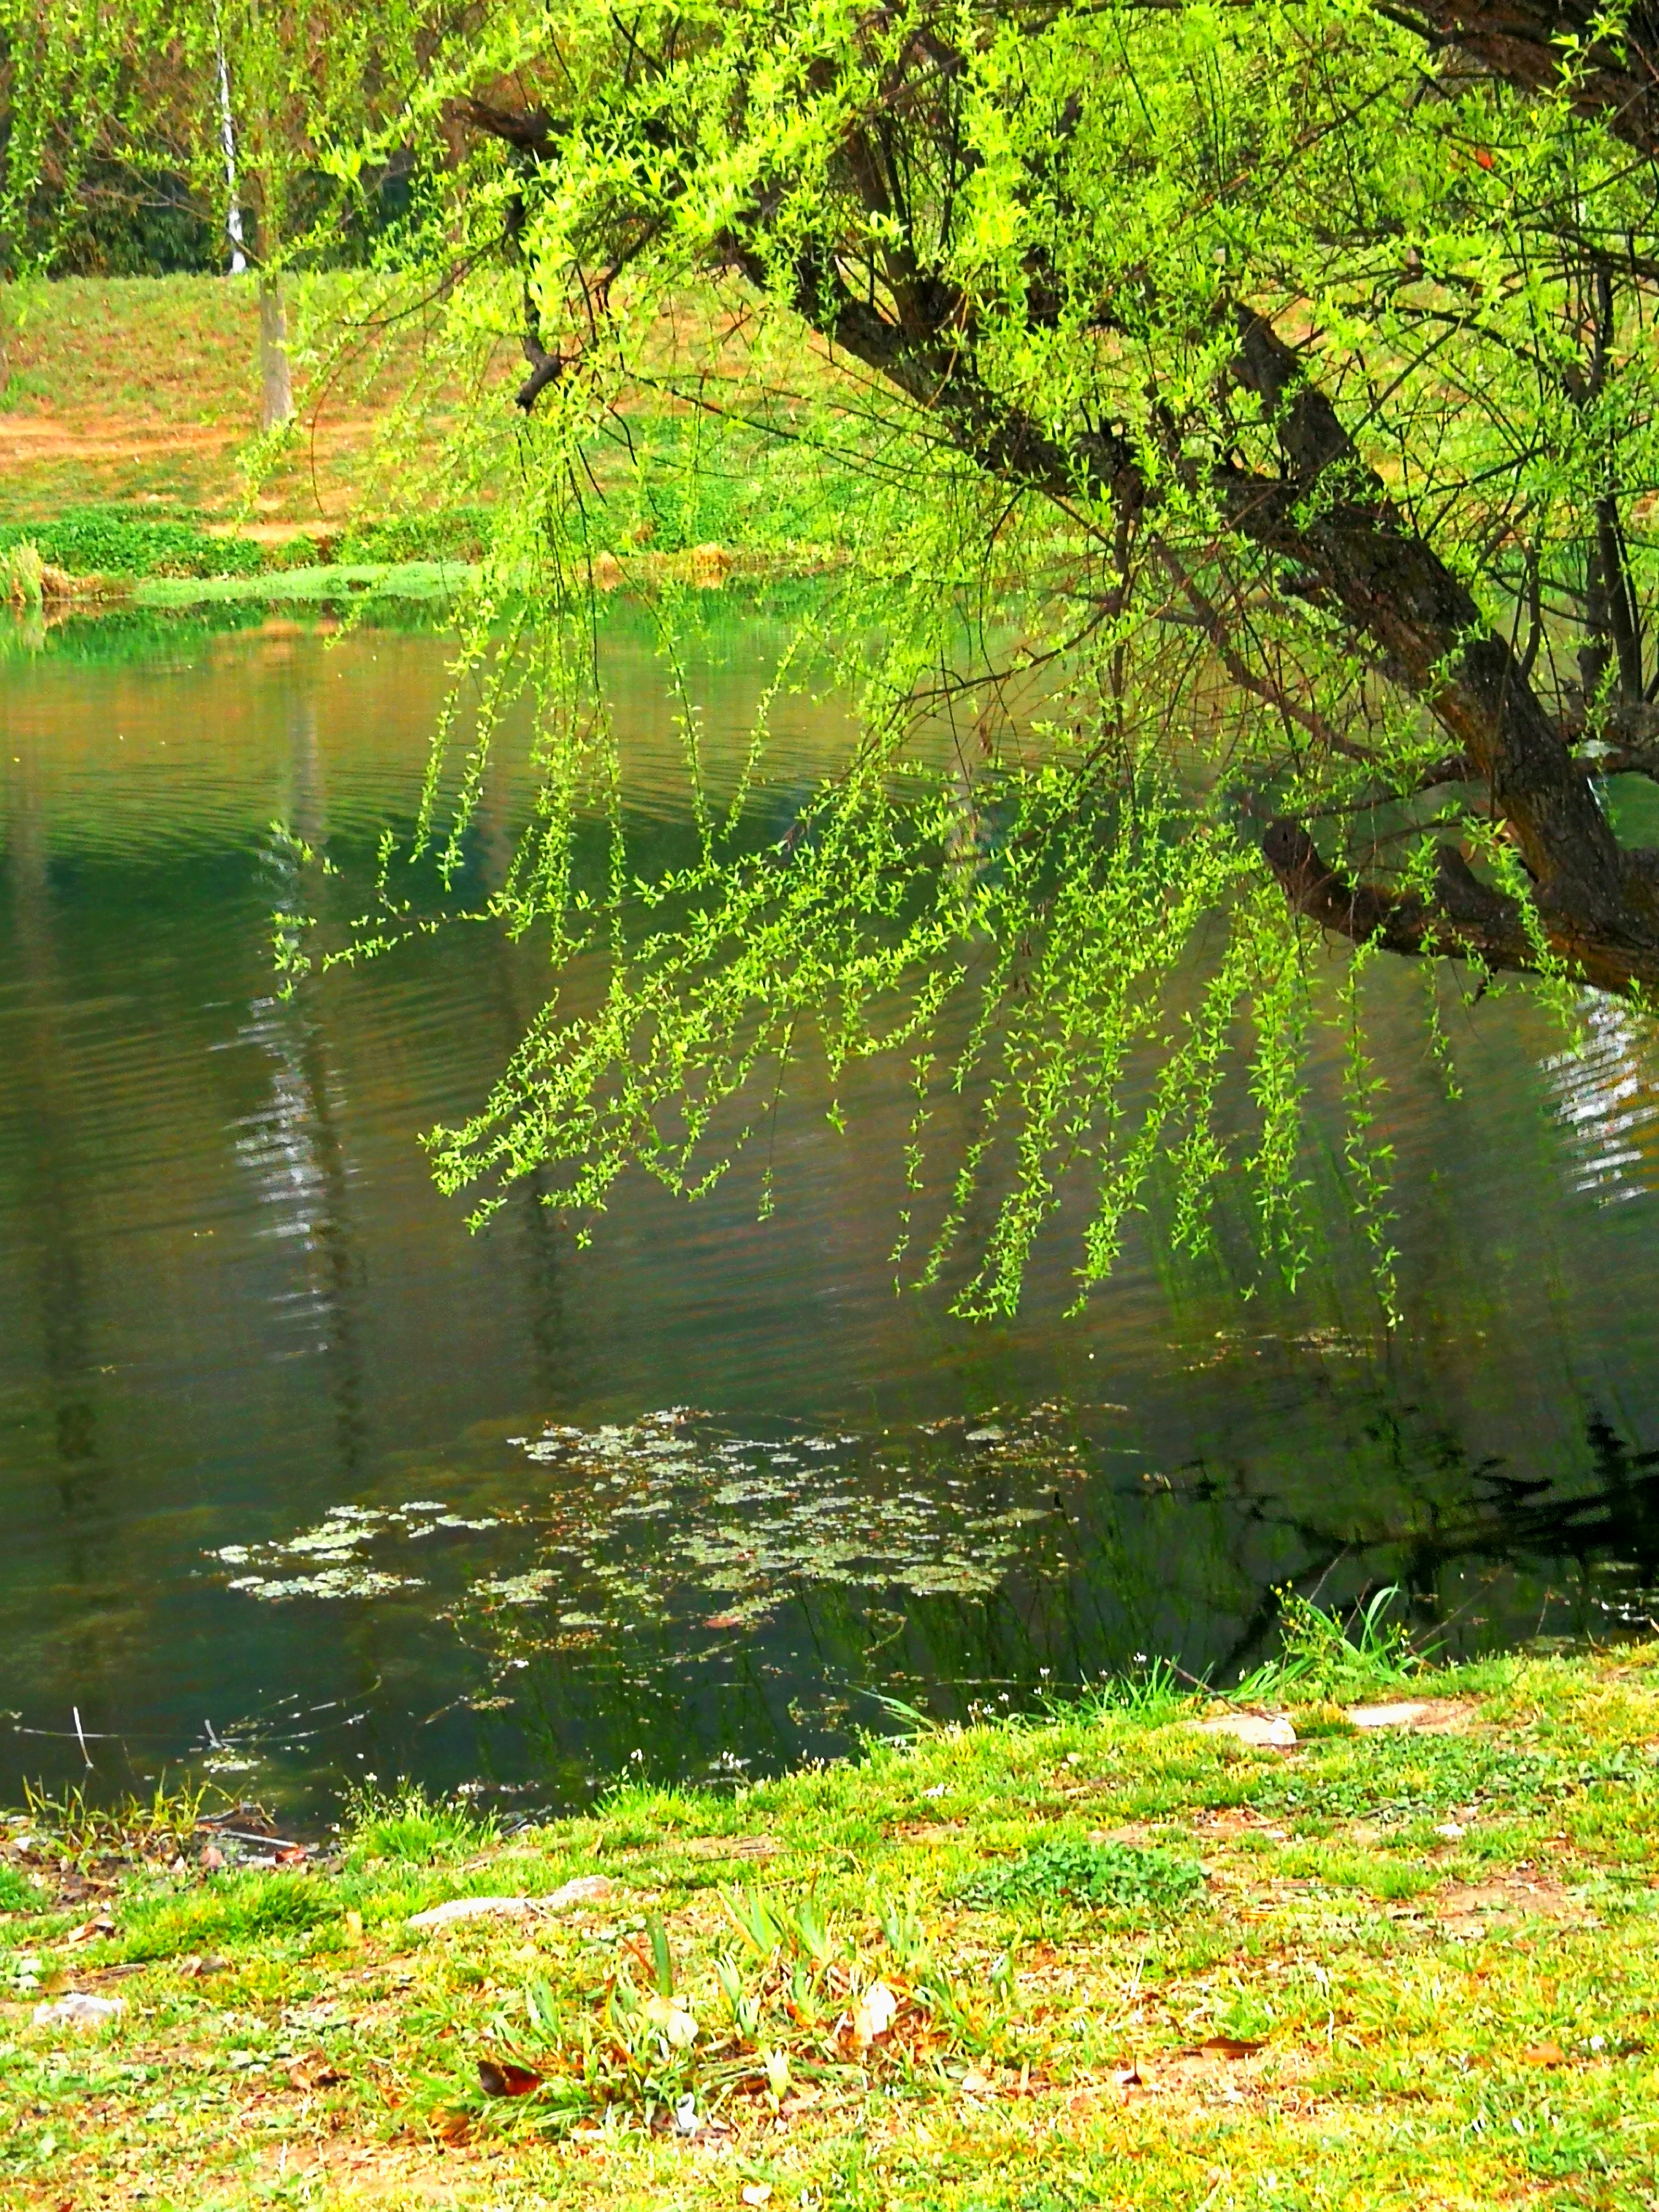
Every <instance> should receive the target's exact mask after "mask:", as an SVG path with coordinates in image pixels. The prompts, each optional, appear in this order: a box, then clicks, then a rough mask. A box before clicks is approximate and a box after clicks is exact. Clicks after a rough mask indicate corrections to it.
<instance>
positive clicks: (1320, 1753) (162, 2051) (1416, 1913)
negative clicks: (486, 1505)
mask: <svg viewBox="0 0 1659 2212" xmlns="http://www.w3.org/2000/svg"><path fill="white" fill-rule="evenodd" d="M1656 1656H1659V1647H1652V1646H1650V1647H1644V1648H1641V1649H1635V1650H1625V1651H1622V1652H1619V1653H1616V1654H1605V1655H1601V1656H1594V1657H1586V1658H1581V1659H1573V1660H1568V1661H1564V1660H1559V1659H1557V1660H1550V1661H1547V1662H1540V1661H1527V1660H1506V1661H1501V1662H1486V1663H1484V1664H1482V1665H1480V1666H1479V1667H1476V1668H1465V1669H1462V1670H1456V1671H1448V1672H1446V1673H1443V1674H1437V1675H1434V1676H1432V1677H1430V1678H1427V1679H1425V1680H1422V1681H1418V1680H1414V1679H1413V1677H1412V1675H1411V1674H1410V1669H1409V1664H1408V1662H1407V1661H1406V1660H1405V1659H1404V1658H1403V1657H1402V1656H1401V1655H1400V1654H1398V1653H1395V1654H1393V1655H1391V1656H1390V1655H1389V1654H1387V1653H1378V1654H1374V1655H1373V1661H1374V1663H1373V1665H1372V1667H1371V1669H1370V1674H1369V1675H1367V1674H1366V1672H1365V1670H1364V1669H1363V1668H1361V1669H1356V1668H1353V1667H1352V1666H1349V1667H1347V1668H1346V1672H1344V1671H1343V1670H1341V1669H1338V1668H1326V1669H1325V1670H1323V1674H1322V1672H1321V1670H1320V1669H1319V1668H1311V1669H1310V1668H1305V1667H1304V1668H1303V1670H1302V1672H1301V1674H1299V1675H1298V1676H1297V1677H1296V1678H1295V1679H1294V1680H1290V1679H1288V1678H1287V1679H1285V1680H1281V1682H1280V1684H1279V1692H1280V1693H1281V1694H1284V1693H1285V1692H1288V1694H1290V1695H1291V1696H1293V1697H1296V1698H1299V1699H1303V1700H1304V1704H1303V1705H1302V1707H1301V1709H1300V1710H1301V1719H1302V1723H1303V1727H1304V1730H1306V1731H1312V1732H1310V1733H1305V1734H1304V1738H1303V1740H1302V1741H1299V1742H1298V1743H1297V1746H1296V1747H1293V1748H1291V1749H1289V1750H1284V1749H1274V1748H1254V1747H1250V1746H1249V1745H1247V1744H1244V1743H1243V1742H1240V1741H1237V1739H1236V1738H1235V1737H1233V1736H1231V1735H1226V1734H1216V1733H1209V1732H1206V1731H1203V1730H1201V1729H1195V1728H1194V1727H1193V1726H1192V1725H1191V1724H1190V1723H1192V1721H1193V1720H1194V1717H1196V1716H1197V1714H1198V1713H1199V1712H1200V1711H1201V1710H1202V1709H1201V1708H1200V1707H1199V1706H1196V1705H1192V1704H1190V1703H1185V1702H1183V1701H1182V1700H1180V1699H1176V1698H1174V1697H1173V1696H1171V1695H1170V1691H1169V1686H1168V1684H1167V1682H1158V1681H1154V1682H1153V1683H1152V1685H1151V1686H1150V1688H1149V1689H1148V1690H1146V1691H1145V1692H1143V1693H1142V1694H1140V1695H1139V1696H1137V1697H1133V1698H1127V1699H1126V1698H1124V1697H1122V1696H1119V1697H1117V1698H1116V1699H1114V1698H1112V1697H1109V1696H1103V1697H1100V1698H1097V1699H1093V1700H1091V1701H1089V1702H1086V1703H1085V1704H1084V1705H1079V1707H1077V1708H1076V1709H1074V1710H1071V1711H1057V1712H1056V1713H1055V1714H1054V1717H1052V1719H1050V1720H1049V1721H1048V1722H1046V1723H1042V1724H1037V1725H1024V1726H1018V1725H1007V1724H1004V1725H987V1726H982V1727H976V1728H970V1729H963V1730H960V1731H955V1730H953V1731H947V1732H942V1733H939V1734H926V1735H920V1736H918V1737H916V1738H915V1740H913V1741H908V1742H902V1743H884V1744H879V1745H873V1746H872V1747H871V1748H870V1750H869V1753H868V1755H867V1756H866V1758H865V1759H864V1760H863V1761H862V1762H861V1763H860V1764H859V1765H848V1766H839V1767H833V1768H829V1769H820V1770H813V1771H807V1772H804V1773H800V1774H798V1775H795V1776H793V1777H791V1778H787V1779H785V1780H782V1781H780V1782H775V1783H768V1784H762V1785H758V1786H756V1787H753V1788H750V1789H747V1790H741V1791H739V1792H738V1794H737V1795H736V1796H734V1797H729V1798H716V1797H692V1796H684V1795H682V1794H677V1793H672V1792H661V1791H654V1790H647V1789H629V1790H622V1791H619V1792H618V1793H617V1794H616V1795H615V1796H612V1797H611V1798H610V1799H609V1800H608V1801H607V1802H605V1805H604V1807H603V1808H602V1809H601V1810H600V1811H599V1813H598V1814H596V1815H595V1816H594V1817H592V1818H591V1819H586V1820H568V1821H563V1822H560V1823H557V1824H556V1825H553V1826H548V1827H544V1828H542V1829H538V1830H536V1831H533V1832H527V1833H524V1834H520V1835H515V1836H512V1837H503V1836H501V1835H499V1834H497V1833H496V1832H495V1831H494V1830H493V1829H491V1828H490V1826H489V1825H488V1824H483V1823H478V1822H477V1821H475V1820H472V1819H471V1818H470V1817H469V1816H468V1815H467V1814H465V1812H464V1811H463V1810H461V1809H459V1808H454V1807H448V1806H444V1807H437V1806H432V1805H429V1804H428V1803H427V1802H425V1801H424V1800H423V1799H422V1797H421V1796H419V1794H418V1793H407V1794H405V1795H404V1796H400V1797H399V1798H398V1799H396V1800H394V1801H391V1802H382V1803H380V1804H374V1805H365V1806H361V1807H359V1808H357V1809H356V1815H355V1817H354V1819H353V1820H352V1821H351V1822H350V1823H349V1826H348V1827H347V1829H346V1831H345V1832H344V1833H343V1836H342V1837H341V1838H340V1839H339V1842H338V1845H337V1848H333V1847H331V1849H330V1850H329V1851H328V1852H326V1853H325V1854H324V1855H323V1856H322V1857H321V1859H320V1861H313V1862H311V1863H307V1865H306V1866H305V1867H303V1868H279V1869H276V1870H274V1871H263V1872H260V1871H249V1870H246V1869H244V1870H240V1871H239V1870H237V1869H235V1868H234V1867H229V1866H228V1867H227V1868H225V1869H223V1870H222V1871H204V1868H203V1866H202V1864H201V1863H200V1860H199V1859H197V1858H194V1857H192V1856H191V1852H190V1850H188V1849H187V1852H186V1856H185V1858H183V1859H181V1860H179V1861H178V1862H177V1863H172V1862H169V1861H168V1860H167V1858H166V1857H165V1854H166V1853H167V1851H169V1850H171V1849H172V1845H171V1844H170V1843H168V1842H163V1843H161V1844H154V1843H152V1844H149V1845H147V1846H144V1845H141V1847H139V1848H138V1849H137V1852H136V1855H135V1856H134V1857H131V1858H130V1859H129V1861H128V1863H125V1864H124V1865H119V1866H118V1865H116V1864H114V1863H112V1862H111V1861H110V1859H109V1857H108V1852H109V1845H108V1839H107V1838H99V1837H97V1836H95V1835H94V1834H93V1833H91V1832H90V1831H89V1830H88V1825H87V1822H86V1820H85V1819H84V1817H82V1819H81V1820H80V1822H79V1825H78V1826H77V1821H76V1819H75V1818H74V1817H71V1816H70V1814H60V1815H59V1816H58V1834H57V1836H56V1837H55V1838H42V1837H41V1827H42V1820H41V1815H40V1812H39V1810H38V1809H37V1812H36V1814H35V1815H34V1816H33V1820H32V1821H31V1824H30V1826H31V1832H32V1833H33V1834H34V1836H35V1837H36V1838H37V1840H36V1841H35V1842H34V1843H33V1844H32V1845H31V1846H30V1848H29V1849H28V1850H12V1851H10V1852H9V1853H7V1854H5V1855H4V1856H5V1857H6V1858H7V1859H8V1860H9V1861H10V1862H11V1863H14V1864H15V1867H16V1868H17V1869H19V1870H20V1871H21V1872H22V1873H23V1875H24V1879H25V1881H27V1883H28V1884H29V1885H30V1889H29V1890H27V1891H26V1890H23V1889H21V1888H20V1887H17V1886H15V1885H14V1886H13V1887H10V1888H9V1890H8V1891H7V1893H6V1899H7V1901H6V1903H5V1905H4V1907H3V1911H4V1917H3V1918H0V1987H4V1986H6V1985H8V1984H9V1987H10V1989H11V1990H12V1991H13V1992H14V1996H13V1998H12V2001H11V2002H9V2003H8V2004H6V2005H5V2006H4V2007H3V2008H0V2189H3V2190H5V2191H9V2195H8V2196H7V2199H6V2201H8V2202H13V2203H20V2204H35V2203H38V2204H41V2205H46V2204H52V2205H58V2204H62V2203H72V2204H74V2205H75V2206H76V2207H77V2208H90V2207H96V2206H104V2205H126V2204H136V2203H140V2202H146V2203H166V2204H167V2205H170V2206H171V2205H177V2206H179V2207H196V2206H204V2207H205V2206H208V2205H214V2206H222V2207H228V2208H242V2207H245V2206H246V2207H251V2206H253V2205H256V2204H264V2203H296V2204H299V2203H305V2204H324V2203H327V2204H335V2203H341V2204H345V2203H351V2204H356V2203H376V2204H386V2205H403V2204H407V2203H416V2202H422V2203H427V2202H433V2203H454V2204H456V2205H477V2206H478V2207H480V2208H483V2207H484V2206H486V2205H489V2206H498V2205H507V2204H512V2205H526V2206H528V2205H532V2204H537V2205H539V2204H547V2205H573V2206H574V2205H581V2206H584V2207H588V2206H592V2207H603V2208H611V2207H615V2208H617V2212H622V2208H630V2209H631V2208H642V2207H645V2206H664V2205H674V2206H678V2207H684V2208H687V2212H693V2208H702V2207H705V2206H707V2207H715V2206H720V2207H728V2206H736V2205H739V2204H750V2205H759V2204H771V2205H775V2206H782V2205H789V2206H793V2205H797V2204H799V2205H801V2206H803V2207H809V2208H812V2207H824V2208H828V2207H831V2206H842V2207H848V2208H860V2212H862V2209H863V2208H868V2212H877V2208H888V2207H899V2206H903V2207H912V2206H914V2207H917V2208H922V2207H926V2208H928V2212H933V2208H947V2212H1060V2208H1079V2212H1081V2208H1083V2207H1085V2206H1087V2207H1095V2206H1103V2205H1104V2206H1116V2205H1133V2206H1138V2207H1139V2206H1146V2207H1158V2208H1163V2207H1170V2208H1175V2207H1181V2208H1183V2212H1191V2209H1192V2208H1195V2207H1198V2206H1200V2205H1201V2206H1204V2207H1206V2208H1209V2212H1220V2208H1224V2207H1245V2206H1251V2207H1255V2206H1260V2205H1269V2204H1271V2205H1276V2206H1277V2205H1286V2206H1289V2205H1296V2206H1320V2207H1335V2206H1342V2207H1352V2208H1354V2209H1355V2212H1359V2208H1364V2212H1371V2208H1375V2207H1381V2206H1395V2205H1398V2206H1412V2207H1425V2206H1448V2207H1450V2206H1458V2207H1462V2206H1471V2207H1473V2206H1482V2207H1486V2206H1495V2205H1500V2204H1503V2205H1509V2204H1521V2203H1524V2204H1528V2205H1536V2206H1544V2205H1548V2206H1557V2205H1559V2206H1567V2205H1573V2206H1590V2205H1594V2206H1605V2207H1621V2208H1622V2207H1629V2208H1632V2212H1634V2209H1635V2208H1637V2207H1638V2206H1642V2207H1645V2206H1648V2205H1650V2204H1651V2203H1652V2202H1653V2201H1654V2192H1655V2189H1656V2185H1659V2172H1656V2154H1655V2148H1654V2133H1655V2130H1656V2127H1659V2121H1656V2120H1655V2119H1654V2118H1652V2115H1653V2113H1654V2111H1655V2109H1656V2106H1655V2091H1656V2088H1659V1921H1656V1916H1655V1912H1654V1900H1653V1887H1652V1885H1653V1881H1654V1877H1655V1872H1656V1866H1659V1770H1656V1765H1655V1760H1654V1756H1653V1746H1654V1744H1655V1742H1656V1741H1659V1674H1656V1670H1655V1666H1654V1662H1655V1659H1656ZM1368 1682H1369V1686H1370V1693H1371V1694H1376V1693H1378V1692H1381V1693H1383V1694H1385V1695H1388V1696H1391V1697H1395V1698H1400V1697H1407V1698H1410V1699H1418V1700H1419V1701H1420V1700H1421V1699H1424V1698H1425V1697H1428V1698H1430V1699H1431V1702H1430V1703H1429V1705H1428V1708H1427V1710H1426V1711H1420V1712H1419V1713H1418V1714H1417V1715H1416V1717H1415V1725H1413V1726H1406V1727H1401V1726H1395V1727H1380V1728H1375V1729H1373V1728H1367V1729H1355V1728H1354V1727H1353V1726H1352V1723H1351V1722H1350V1721H1349V1720H1348V1718H1347V1717H1346V1710H1345V1708H1344V1706H1343V1705H1342V1704H1341V1703H1340V1702H1338V1701H1336V1700H1340V1699H1343V1698H1349V1697H1352V1696H1357V1695H1360V1694H1362V1693H1364V1692H1366V1689H1367V1685H1368ZM1271 1687H1272V1685H1268V1684H1259V1685H1257V1686H1256V1688H1257V1691H1258V1692H1259V1693H1265V1692H1267V1690H1269V1689H1271ZM1333 1691H1334V1692H1335V1699H1334V1697H1333V1694H1332V1692H1333ZM71 1813H72V1808H71ZM152 1832H154V1831H153V1830H152ZM594 1876H600V1877H603V1883H602V1885H601V1886H600V1887H599V1888H598V1889H597V1890H596V1889H594V1888H593V1887H592V1882H591V1879H590V1881H589V1886H588V1888H587V1890H586V1893H583V1894H579V1895H577V1896H576V1897H575V1898H574V1900H569V1899H568V1900H567V1901H566V1903H565V1905H563V1907H562V1909H549V1910H545V1911H536V1912H532V1913H529V1914H525V1915H520V1916H516V1917H500V1916H487V1917H479V1918H473V1919H467V1920H462V1921H459V1922H458V1923H455V1924H453V1925H450V1926H447V1927H438V1928H426V1929H423V1928H419V1927H416V1926H414V1925H412V1924H411V1921H412V1917H413V1916H414V1915H415V1914H416V1912H418V1911H421V1910H422V1909H423V1908H426V1907H429V1906H431V1905H435V1904H438V1903H441V1902H442V1901H445V1900H447V1899H453V1898H456V1897H459V1896H466V1895H483V1894H492V1895H502V1894H505V1895H514V1896H516V1895H529V1896H532V1897H538V1896H546V1895H548V1894H550V1893H555V1892H556V1891H558V1890H559V1889H560V1887H562V1885H564V1884H566V1883H567V1882H569V1881H572V1880H573V1879H575V1878H583V1877H586V1878H592V1877H594ZM66 1884H67V1885H68V1887H67V1888H66V1887H65V1885H66ZM54 1892H55V1893H54ZM14 1899H15V1900H17V1901H15V1902H13V1901H12V1900H14ZM71 1987H72V1988H75V1989H78V1990H91V1991H96V1992H99V1993H101V1994H104V1995H106V1996H113V1997H118V1998H119V1999H120V2000H121V2001H122V2002H123V2006H124V2009H123V2011H122V2013H121V2014H120V2015H119V2016H118V2019H117V2020H116V2021H115V2022H114V2023H113V2024H112V2025H110V2026H106V2027H100V2028H95V2029H94V2030H91V2031H76V2030H74V2029H70V2028H64V2027H53V2026H51V2025H46V2024H43V2025H36V2024H34V2021H33V2012H34V2008H35V2007H36V2006H37V2005H38V2004H39V2003H40V2002H42V2001H43V1999H44V1998H45V1997H46V1996H50V1995H51V1993H52V1991H54V1990H61V1989H68V1988H71Z"/></svg>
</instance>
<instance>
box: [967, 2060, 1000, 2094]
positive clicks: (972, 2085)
mask: <svg viewBox="0 0 1659 2212" xmlns="http://www.w3.org/2000/svg"><path fill="white" fill-rule="evenodd" d="M996 2086H997V2085H996V2083H995V2082H994V2081H993V2080H992V2079H991V2077H990V2075H988V2074H981V2072H980V2070H979V2069H978V2067H977V2066H970V2067H969V2069H968V2071H967V2072H966V2073H965V2074H964V2075H963V2077H962V2093H963V2096H964V2097H989V2096H994V2094H995V2093H996Z"/></svg>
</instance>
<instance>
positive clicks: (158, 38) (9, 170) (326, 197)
mask: <svg viewBox="0 0 1659 2212" xmlns="http://www.w3.org/2000/svg"><path fill="white" fill-rule="evenodd" d="M438 21H439V19H438V18H437V17H436V15H435V12H434V11H433V10H431V9H427V8H425V7H424V6H423V5H422V0H389V4H385V5H380V4H377V5H376V6H374V7H373V8H369V9H360V10H356V11H353V12H349V13H346V14H341V13H340V11H338V10H335V9H322V8H318V7H315V6H307V5H305V4H300V5H284V4H283V0H112V4H102V5H100V4H99V0H91V4H88V5H80V4H76V0H70V4H68V5H64V4H60V0H6V4H4V5H3V6H0V53H3V57H4V86H3V88H4V95H5V103H4V121H5V169H4V189H3V196H0V244H3V248H4V252H3V261H4V264H5V265H6V266H8V267H9V269H10V270H12V271H13V272H14V273H23V272H28V271H39V272H42V273H49V272H56V271H57V270H62V269H64V268H76V267H88V266H93V267H96V266H99V265H100V264H104V263H106V262H107V261H108V260H109V259H110V258H113V259H114V261H115V263H116V265H117V267H118V269H123V268H125V265H126V264H127V262H128V261H129V259H130V258H132V257H133V255H134V252H135V247H137V258H138V259H139V261H140V263H141V264H142V263H143V259H144V248H145V247H146V246H147V247H148V248H149V252H150V253H152V254H155V255H156V256H157V257H158V258H160V259H161V262H162V263H163V264H164V265H172V266H185V267H197V268H202V267H206V268H214V267H216V268H221V269H223V268H227V267H229V268H231V269H233V270H237V271H240V270H241V269H242V268H244V267H246V266H248V265H250V264H251V265H252V270H253V271H254V275H255V279H256V283H257V285H258V297H259V371H260V395H261V407H260V416H261V427H262V428H264V429H266V430H269V429H271V428H275V427H276V426H277V425H279V424H280V423H282V422H285V421H286V420H287V419H288V417H289V416H290V415H291V414H292V412H293V393H292V384H291V374H290V368H289V347H288V331H287V316H286V310H285V307H284V301H283V276H284V270H285V269H287V268H289V267H290V266H295V265H297V266H300V267H315V266H317V265H319V264H322V265H327V264H329V263H331V262H333V261H337V260H340V259H346V260H353V259H359V258H362V247H363V245H364V233H365V231H366V230H368V229H371V228H373V227H374V218H375V216H376V214H377V213H378V210H376V208H375V206H374V188H375V186H376V185H378V184H379V183H380V180H381V179H382V178H383V177H384V175H385V173H386V166H387V165H386V163H384V162H383V163H382V164H381V165H380V170H379V171H378V172H376V173H365V172H364V170H363V169H362V166H361V165H360V164H359V165H351V166H350V182H349V185H343V182H342V179H341V176H340V175H339V173H337V169H336V167H335V165H334V160H333V157H334V153H335V149H336V148H337V146H338V145H339V144H340V143H342V141H345V142H347V143H356V141H357V140H358V139H359V138H360V137H362V134H363V133H364V132H365V131H368V130H371V129H373V128H374V126H375V125H376V124H377V122H378V121H380V118H384V117H386V116H395V115H396V113H397V112H398V106H399V102H400V101H401V100H403V99H404V96H405V95H406V93H407V90H408V87H409V84H410V80H411V78H412V77H414V76H416V74H417V73H418V71H419V70H420V68H421V66H422V59H423V58H424V57H425V55H426V54H427V53H428V52H429V51H430V48H431V46H432V44H433V41H434V40H435V38H436V37H437V36H439V35H440V34H441V33H440V31H439V29H438ZM158 216H159V217H161V222H159V223H158V221H157V218H158ZM112 247H113V253H112V251H111V249H112ZM135 273H141V271H138V270H136V271H135Z"/></svg>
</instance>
